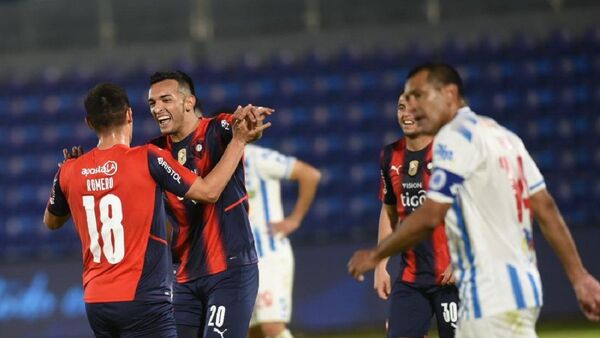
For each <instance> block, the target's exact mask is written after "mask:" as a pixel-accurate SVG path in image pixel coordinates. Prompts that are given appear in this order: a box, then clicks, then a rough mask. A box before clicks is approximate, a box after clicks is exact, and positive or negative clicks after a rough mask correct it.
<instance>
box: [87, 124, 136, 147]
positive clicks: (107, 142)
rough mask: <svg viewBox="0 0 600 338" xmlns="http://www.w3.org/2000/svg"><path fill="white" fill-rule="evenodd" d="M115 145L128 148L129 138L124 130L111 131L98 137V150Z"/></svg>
mask: <svg viewBox="0 0 600 338" xmlns="http://www.w3.org/2000/svg"><path fill="white" fill-rule="evenodd" d="M117 144H122V145H126V146H128V147H129V145H130V144H131V138H130V136H129V133H127V132H126V131H125V130H124V129H113V130H110V131H107V132H104V133H102V134H100V135H98V145H97V146H96V147H97V148H98V149H101V150H103V149H109V148H111V147H113V146H115V145H117Z"/></svg>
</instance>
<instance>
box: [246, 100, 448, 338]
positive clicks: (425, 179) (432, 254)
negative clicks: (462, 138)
mask: <svg viewBox="0 0 600 338" xmlns="http://www.w3.org/2000/svg"><path fill="white" fill-rule="evenodd" d="M398 123H399V124H400V128H402V132H403V133H404V137H403V138H401V139H399V140H398V141H396V142H394V143H392V144H389V145H387V146H386V147H385V148H383V150H382V151H381V156H380V157H381V160H380V166H381V185H380V186H381V188H380V199H381V201H382V205H381V213H380V215H379V236H378V242H381V241H382V240H383V239H385V238H387V237H388V236H389V235H390V234H391V233H392V231H393V228H394V227H395V226H396V224H397V223H398V219H400V220H402V219H404V218H406V216H408V215H409V214H410V213H411V212H413V211H414V210H415V209H416V208H418V207H419V206H420V205H421V202H422V201H423V200H424V199H425V191H426V189H427V187H428V183H429V177H430V175H431V158H432V151H431V148H432V140H433V137H432V136H430V135H425V134H422V133H419V132H418V129H417V125H416V123H415V118H414V116H413V114H412V113H410V112H409V111H407V109H406V99H405V98H404V96H403V95H400V97H399V99H398ZM247 151H248V149H247V150H246V152H247ZM387 262H388V258H385V259H382V260H381V262H380V263H379V264H378V265H377V267H376V268H375V283H374V284H375V285H374V288H375V291H376V292H377V294H378V295H379V297H380V298H382V299H388V298H391V299H390V312H389V319H388V337H424V336H426V335H427V332H428V331H429V323H430V322H431V315H432V314H435V315H436V319H437V326H438V332H439V336H440V337H442V338H445V337H454V328H455V327H456V320H457V315H458V290H457V289H456V287H455V286H454V285H453V284H454V278H452V269H451V267H450V253H449V251H448V244H447V238H446V233H445V231H444V224H443V223H442V224H440V225H439V226H438V227H436V228H435V230H434V231H433V233H432V235H431V236H430V237H429V238H427V239H426V240H424V241H422V242H420V243H418V244H417V245H416V246H415V248H414V249H411V250H408V251H406V252H404V253H402V259H401V268H400V273H399V275H398V278H397V280H396V282H394V285H393V288H392V285H391V282H390V275H389V274H388V272H387V270H386V266H387ZM390 292H391V294H390Z"/></svg>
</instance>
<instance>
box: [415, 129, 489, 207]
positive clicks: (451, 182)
mask: <svg viewBox="0 0 600 338" xmlns="http://www.w3.org/2000/svg"><path fill="white" fill-rule="evenodd" d="M482 160H483V158H482V156H481V153H480V151H479V149H478V148H477V146H476V144H475V140H474V139H473V135H472V134H471V131H470V130H468V129H466V127H464V126H459V127H458V128H457V127H456V126H454V125H447V126H446V127H444V128H443V129H442V130H441V131H440V133H439V134H438V135H437V136H436V137H435V140H434V150H433V171H432V174H431V178H430V181H429V191H428V192H427V197H429V198H431V199H432V200H434V201H436V202H440V203H452V201H453V200H454V195H455V192H456V190H455V187H456V186H457V185H461V184H462V183H463V181H464V180H465V179H468V178H469V177H470V176H471V175H472V174H473V171H474V170H475V168H477V166H478V165H479V163H480V162H481V161H482Z"/></svg>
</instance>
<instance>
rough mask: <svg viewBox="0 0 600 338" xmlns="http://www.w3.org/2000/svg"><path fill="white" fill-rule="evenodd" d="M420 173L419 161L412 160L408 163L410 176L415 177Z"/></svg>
mask: <svg viewBox="0 0 600 338" xmlns="http://www.w3.org/2000/svg"><path fill="white" fill-rule="evenodd" d="M418 171H419V161H417V160H412V161H410V162H409V163H408V174H409V175H410V176H415V175H416V174H417V172H418Z"/></svg>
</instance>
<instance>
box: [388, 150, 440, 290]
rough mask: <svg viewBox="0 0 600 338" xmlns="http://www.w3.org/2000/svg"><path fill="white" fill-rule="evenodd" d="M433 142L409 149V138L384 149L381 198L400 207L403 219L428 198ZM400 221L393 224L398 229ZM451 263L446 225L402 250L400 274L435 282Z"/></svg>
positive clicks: (410, 279) (404, 277)
mask: <svg viewBox="0 0 600 338" xmlns="http://www.w3.org/2000/svg"><path fill="white" fill-rule="evenodd" d="M431 149H432V144H431V143H430V144H429V145H428V146H427V147H425V148H424V149H422V150H419V151H410V150H408V149H406V139H405V138H401V139H400V140H398V141H396V142H394V143H392V144H389V145H387V146H386V147H384V148H383V150H382V151H381V156H380V166H381V184H380V193H379V198H380V200H381V201H382V202H383V203H385V204H387V205H393V206H395V207H396V211H397V212H398V217H399V220H403V219H404V218H406V217H407V216H408V215H409V214H410V213H411V212H413V211H414V210H415V209H416V208H418V207H419V206H420V205H421V204H422V203H423V201H424V200H425V195H426V192H427V188H428V185H429V177H430V176H431V166H432V164H431V161H432V151H431ZM395 226H396V224H392V227H394V228H395ZM449 264H450V254H449V251H448V243H447V238H446V232H445V229H444V224H440V226H438V227H437V228H436V229H435V230H434V231H433V233H432V234H431V236H430V237H429V238H427V239H426V240H424V241H422V242H421V243H419V244H418V245H417V246H415V247H414V248H413V249H411V250H408V251H406V252H404V253H402V259H401V268H400V274H401V275H400V276H401V278H402V280H403V281H405V282H410V283H417V284H426V285H435V284H439V283H440V282H441V278H442V277H441V274H442V273H443V272H444V270H445V269H446V268H447V267H448V265H449Z"/></svg>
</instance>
